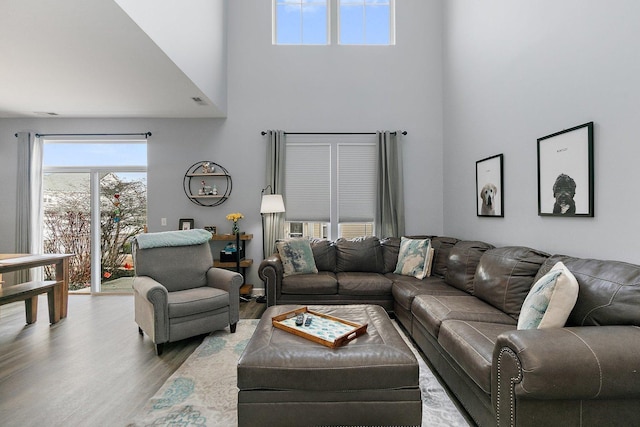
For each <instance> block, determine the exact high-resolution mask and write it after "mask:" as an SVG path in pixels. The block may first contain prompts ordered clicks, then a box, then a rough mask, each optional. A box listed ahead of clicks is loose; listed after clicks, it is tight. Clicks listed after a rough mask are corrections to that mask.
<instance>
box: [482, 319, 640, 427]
mask: <svg viewBox="0 0 640 427" xmlns="http://www.w3.org/2000/svg"><path fill="white" fill-rule="evenodd" d="M491 387H492V401H493V402H492V403H493V405H494V408H496V417H497V419H498V425H509V423H510V420H512V419H514V417H515V408H516V406H517V404H516V402H517V400H519V399H546V400H548V399H557V400H586V399H615V398H626V399H628V398H637V397H639V396H640V327H637V326H586V327H567V328H557V329H536V330H520V331H518V330H515V331H509V332H506V333H503V334H501V335H500V336H499V337H498V340H497V342H496V347H495V349H494V353H493V364H492V385H491Z"/></svg>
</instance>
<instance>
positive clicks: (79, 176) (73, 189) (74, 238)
mask: <svg viewBox="0 0 640 427" xmlns="http://www.w3.org/2000/svg"><path fill="white" fill-rule="evenodd" d="M90 180H91V178H90V174H89V173H87V172H70V173H45V174H44V176H43V188H42V190H43V208H44V224H43V226H44V230H43V240H44V252H45V253H72V254H74V256H73V257H72V258H71V259H70V260H69V290H70V291H79V292H89V290H90V286H91V204H90ZM45 278H46V279H47V280H52V279H53V278H55V269H54V268H53V267H45Z"/></svg>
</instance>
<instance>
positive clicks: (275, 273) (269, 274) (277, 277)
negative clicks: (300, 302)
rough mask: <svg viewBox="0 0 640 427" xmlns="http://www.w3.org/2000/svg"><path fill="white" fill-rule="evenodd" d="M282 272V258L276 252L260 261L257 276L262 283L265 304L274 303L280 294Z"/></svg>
mask: <svg viewBox="0 0 640 427" xmlns="http://www.w3.org/2000/svg"><path fill="white" fill-rule="evenodd" d="M283 274H284V269H283V267H282V260H281V259H280V255H278V254H277V253H275V254H272V255H269V256H268V257H267V258H265V259H264V260H263V261H262V262H261V263H260V267H259V268H258V276H259V277H260V279H262V281H263V283H264V291H265V294H266V296H267V306H272V305H275V304H276V301H277V299H278V297H279V296H280V295H281V292H282V277H283Z"/></svg>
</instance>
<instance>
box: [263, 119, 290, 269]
mask: <svg viewBox="0 0 640 427" xmlns="http://www.w3.org/2000/svg"><path fill="white" fill-rule="evenodd" d="M267 138H269V141H268V148H267V185H271V188H272V189H273V194H281V195H282V198H283V200H284V203H285V209H286V207H287V198H286V196H285V194H284V174H285V170H284V168H285V156H286V141H285V139H286V137H285V133H284V131H281V130H269V131H267ZM284 215H285V214H284V213H274V214H264V215H263V227H264V242H262V245H263V250H264V254H265V256H269V255H271V254H272V253H273V252H274V250H275V244H276V240H278V239H282V238H283V237H284Z"/></svg>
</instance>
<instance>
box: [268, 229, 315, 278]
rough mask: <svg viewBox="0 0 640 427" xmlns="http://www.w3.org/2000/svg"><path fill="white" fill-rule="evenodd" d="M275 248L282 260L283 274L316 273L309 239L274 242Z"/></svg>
mask: <svg viewBox="0 0 640 427" xmlns="http://www.w3.org/2000/svg"><path fill="white" fill-rule="evenodd" d="M276 249H277V250H278V254H279V255H280V259H281V260H282V267H283V269H284V276H285V277H286V276H293V275H294V274H317V273H318V269H317V268H316V261H315V259H314V258H313V252H312V250H311V244H310V243H309V239H306V238H299V239H289V240H280V241H278V242H276Z"/></svg>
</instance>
